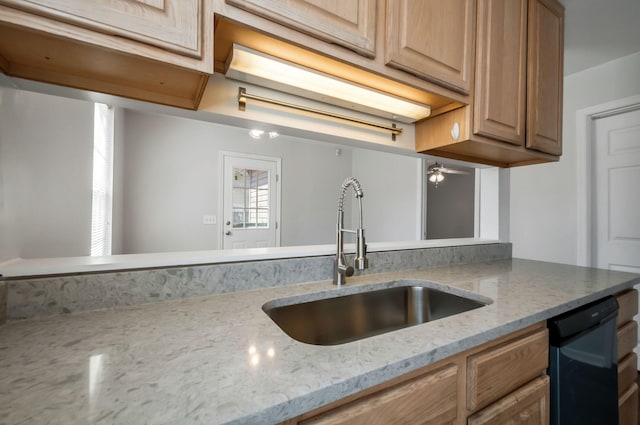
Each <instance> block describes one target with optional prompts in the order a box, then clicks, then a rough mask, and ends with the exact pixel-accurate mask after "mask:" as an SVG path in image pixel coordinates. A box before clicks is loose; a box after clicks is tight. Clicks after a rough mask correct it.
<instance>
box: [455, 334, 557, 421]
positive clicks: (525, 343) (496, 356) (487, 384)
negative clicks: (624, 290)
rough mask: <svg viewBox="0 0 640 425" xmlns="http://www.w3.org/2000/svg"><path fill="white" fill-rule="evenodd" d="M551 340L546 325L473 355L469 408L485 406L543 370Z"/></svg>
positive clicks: (469, 384)
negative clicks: (509, 341)
mask: <svg viewBox="0 0 640 425" xmlns="http://www.w3.org/2000/svg"><path fill="white" fill-rule="evenodd" d="M548 341H549V337H548V331H547V329H543V330H540V331H538V332H536V333H534V334H531V335H529V336H527V337H524V338H520V339H518V340H516V341H514V342H512V343H510V344H505V345H500V346H498V347H493V348H490V349H487V350H485V351H482V352H480V353H478V354H475V355H473V356H470V357H469V359H468V360H467V365H468V368H467V379H468V388H467V408H468V409H469V410H475V409H477V408H480V407H483V406H486V405H487V404H489V403H492V402H493V401H495V400H497V399H498V398H500V397H502V396H504V395H506V394H508V393H509V392H511V391H512V390H514V389H516V388H518V387H520V386H521V385H523V384H525V383H526V382H529V381H531V380H532V379H533V378H535V377H536V376H538V375H541V374H543V373H544V370H545V369H546V368H547V367H548V365H549V350H548V345H549V343H548ZM525 364H526V367H523V365H525Z"/></svg>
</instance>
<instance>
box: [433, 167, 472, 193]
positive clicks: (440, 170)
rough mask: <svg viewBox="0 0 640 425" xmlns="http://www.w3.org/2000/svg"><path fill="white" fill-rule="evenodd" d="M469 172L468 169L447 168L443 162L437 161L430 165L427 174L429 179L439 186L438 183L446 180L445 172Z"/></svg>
mask: <svg viewBox="0 0 640 425" xmlns="http://www.w3.org/2000/svg"><path fill="white" fill-rule="evenodd" d="M445 173H446V174H469V173H468V172H467V171H462V170H454V169H452V168H445V166H444V165H443V164H442V163H439V162H436V163H435V164H433V165H430V166H429V168H428V169H427V176H429V181H430V182H431V183H435V185H436V187H438V183H440V182H442V181H443V180H444V174H445Z"/></svg>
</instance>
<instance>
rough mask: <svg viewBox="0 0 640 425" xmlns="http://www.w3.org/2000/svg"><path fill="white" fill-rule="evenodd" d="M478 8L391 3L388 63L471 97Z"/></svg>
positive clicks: (464, 1)
mask: <svg viewBox="0 0 640 425" xmlns="http://www.w3.org/2000/svg"><path fill="white" fill-rule="evenodd" d="M474 4H475V2H474V1H472V0H447V1H442V0H421V1H412V0H388V1H387V34H386V42H387V44H386V48H385V63H386V64H387V65H389V66H392V67H394V68H398V69H402V70H404V71H407V72H410V73H412V74H415V75H417V76H419V77H422V78H425V79H428V80H432V81H435V82H439V83H442V84H443V85H445V86H447V87H450V88H453V89H456V90H458V91H462V92H464V93H467V92H468V91H469V89H470V86H471V56H472V52H473V48H472V47H473V45H472V43H473V33H474V31H475V24H474V22H475V20H474Z"/></svg>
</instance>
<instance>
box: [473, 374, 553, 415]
mask: <svg viewBox="0 0 640 425" xmlns="http://www.w3.org/2000/svg"><path fill="white" fill-rule="evenodd" d="M467 423H468V425H504V424H511V425H548V424H549V377H548V376H544V377H542V378H538V379H536V380H535V381H533V382H531V383H529V384H527V385H525V386H524V387H522V388H520V389H519V390H517V391H515V392H513V393H512V394H509V395H508V396H506V397H505V398H503V399H501V400H499V401H498V402H496V403H494V404H492V405H491V406H489V407H487V408H486V409H484V410H482V411H480V412H478V413H477V414H475V415H473V416H471V417H470V418H469V420H468V422H467Z"/></svg>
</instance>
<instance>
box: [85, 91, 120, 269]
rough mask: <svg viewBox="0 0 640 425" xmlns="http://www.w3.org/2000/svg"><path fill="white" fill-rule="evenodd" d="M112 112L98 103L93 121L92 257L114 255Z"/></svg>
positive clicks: (111, 109) (109, 108)
mask: <svg viewBox="0 0 640 425" xmlns="http://www.w3.org/2000/svg"><path fill="white" fill-rule="evenodd" d="M113 116H114V113H113V108H111V107H109V106H108V105H105V104H102V103H96V104H95V108H94V118H93V196H92V203H91V255H92V256H100V255H111V211H112V199H113V193H112V192H113V125H114V124H113Z"/></svg>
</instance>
